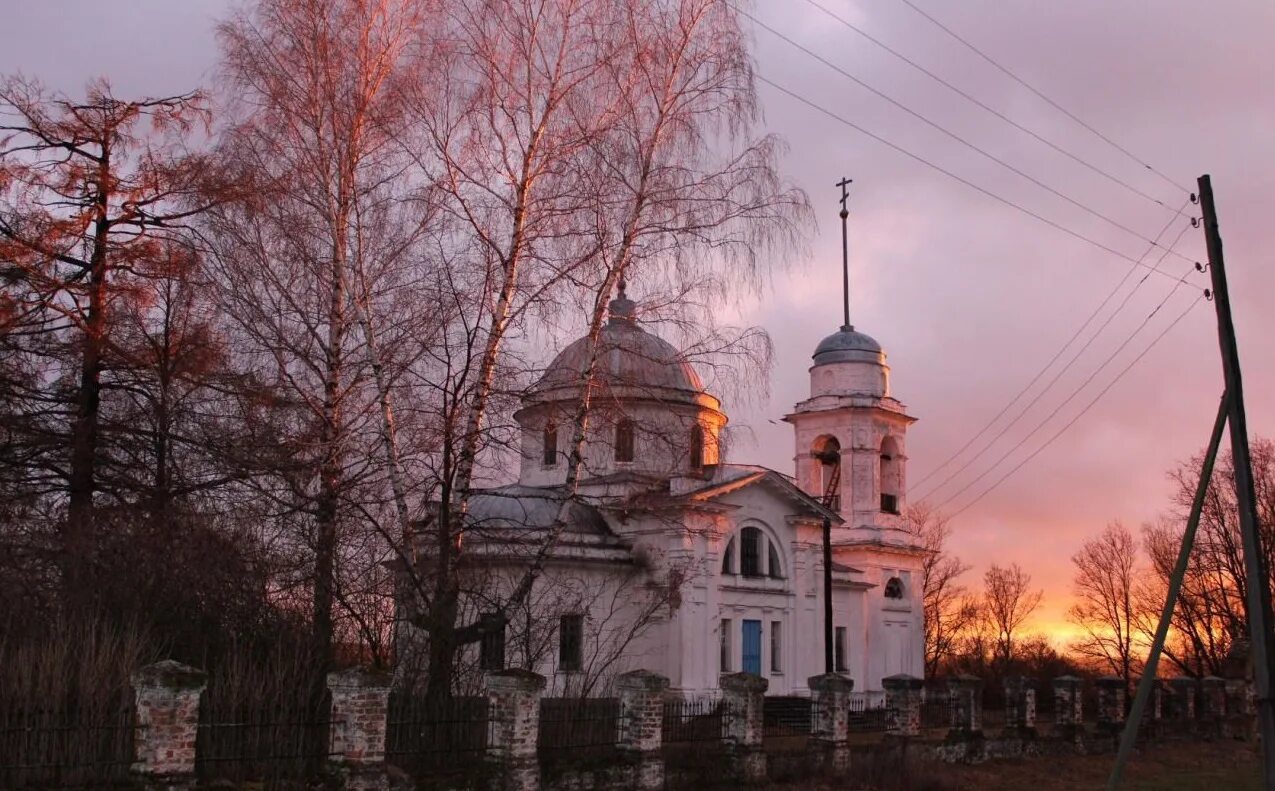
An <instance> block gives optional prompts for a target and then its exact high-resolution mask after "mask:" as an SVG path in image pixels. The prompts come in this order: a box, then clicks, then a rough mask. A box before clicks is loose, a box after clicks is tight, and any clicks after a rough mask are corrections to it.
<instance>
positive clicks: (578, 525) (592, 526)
mask: <svg viewBox="0 0 1275 791" xmlns="http://www.w3.org/2000/svg"><path fill="white" fill-rule="evenodd" d="M561 506H562V499H561V490H559V489H555V488H539V487H534V486H519V485H517V484H513V485H510V486H500V487H497V488H494V489H486V490H483V491H482V492H480V493H477V494H475V495H474V496H472V497H471V498H470V500H469V515H468V517H469V518H468V521H469V524H470V525H471V526H472V527H474V528H476V529H482V528H491V529H518V528H521V529H528V530H543V529H546V528H549V527H552V526H553V524H554V522H555V521H556V520H557V518H558V511H559V509H560V508H561ZM566 523H567V524H566V531H567V532H568V533H592V534H595V535H612V532H611V528H610V527H608V526H607V523H606V520H605V519H603V517H602V513H601V512H600V511H598V509H596V508H594V507H593V506H591V505H589V504H588V503H584V502H580V501H579V500H572V501H571V502H569V503H568V504H567V519H566Z"/></svg>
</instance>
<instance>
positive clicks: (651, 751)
mask: <svg viewBox="0 0 1275 791" xmlns="http://www.w3.org/2000/svg"><path fill="white" fill-rule="evenodd" d="M615 687H616V689H617V690H618V691H619V693H620V735H619V742H618V745H617V746H618V747H619V749H620V750H621V751H623V752H626V753H629V754H630V755H632V756H633V757H634V758H635V762H636V772H637V775H636V778H635V779H636V783H635V784H634V787H635V788H638V789H641V791H647V790H648V789H659V788H663V787H664V758H663V756H661V755H660V745H661V744H662V743H663V740H664V732H663V729H664V691H665V690H667V689H668V679H667V678H665V677H664V676H661V675H658V674H656V673H651V672H649V671H647V670H632V671H629V672H628V673H623V674H621V675H620V676H619V677H618V678H617V679H616V680H615Z"/></svg>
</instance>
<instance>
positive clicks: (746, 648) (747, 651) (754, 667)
mask: <svg viewBox="0 0 1275 791" xmlns="http://www.w3.org/2000/svg"><path fill="white" fill-rule="evenodd" d="M743 628H744V639H743V640H742V641H741V645H740V647H741V648H742V649H743V661H742V662H741V666H740V669H741V670H743V671H744V672H745V673H752V674H753V675H755V676H760V675H761V621H748V620H746V621H744V623H743Z"/></svg>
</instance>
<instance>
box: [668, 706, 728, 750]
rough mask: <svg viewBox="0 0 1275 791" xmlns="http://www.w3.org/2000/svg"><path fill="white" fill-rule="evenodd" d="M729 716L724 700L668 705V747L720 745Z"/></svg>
mask: <svg viewBox="0 0 1275 791" xmlns="http://www.w3.org/2000/svg"><path fill="white" fill-rule="evenodd" d="M725 713H726V702H725V701H723V700H711V699H706V698H698V699H692V700H666V701H664V723H663V725H664V729H663V740H664V744H683V743H688V742H720V741H721V739H722V734H723V729H724V728H725V727H726V718H725Z"/></svg>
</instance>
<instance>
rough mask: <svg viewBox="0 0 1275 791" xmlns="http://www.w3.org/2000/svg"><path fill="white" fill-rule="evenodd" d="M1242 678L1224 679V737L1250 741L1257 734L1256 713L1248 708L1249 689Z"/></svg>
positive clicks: (1248, 685)
mask: <svg viewBox="0 0 1275 791" xmlns="http://www.w3.org/2000/svg"><path fill="white" fill-rule="evenodd" d="M1251 686H1252V685H1251V684H1249V682H1248V681H1247V680H1246V679H1243V678H1228V679H1226V735H1227V736H1229V737H1231V738H1232V739H1246V740H1252V739H1253V738H1254V737H1255V736H1256V734H1257V720H1256V711H1255V710H1254V709H1253V708H1251V707H1250V706H1249V688H1250V687H1251Z"/></svg>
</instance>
